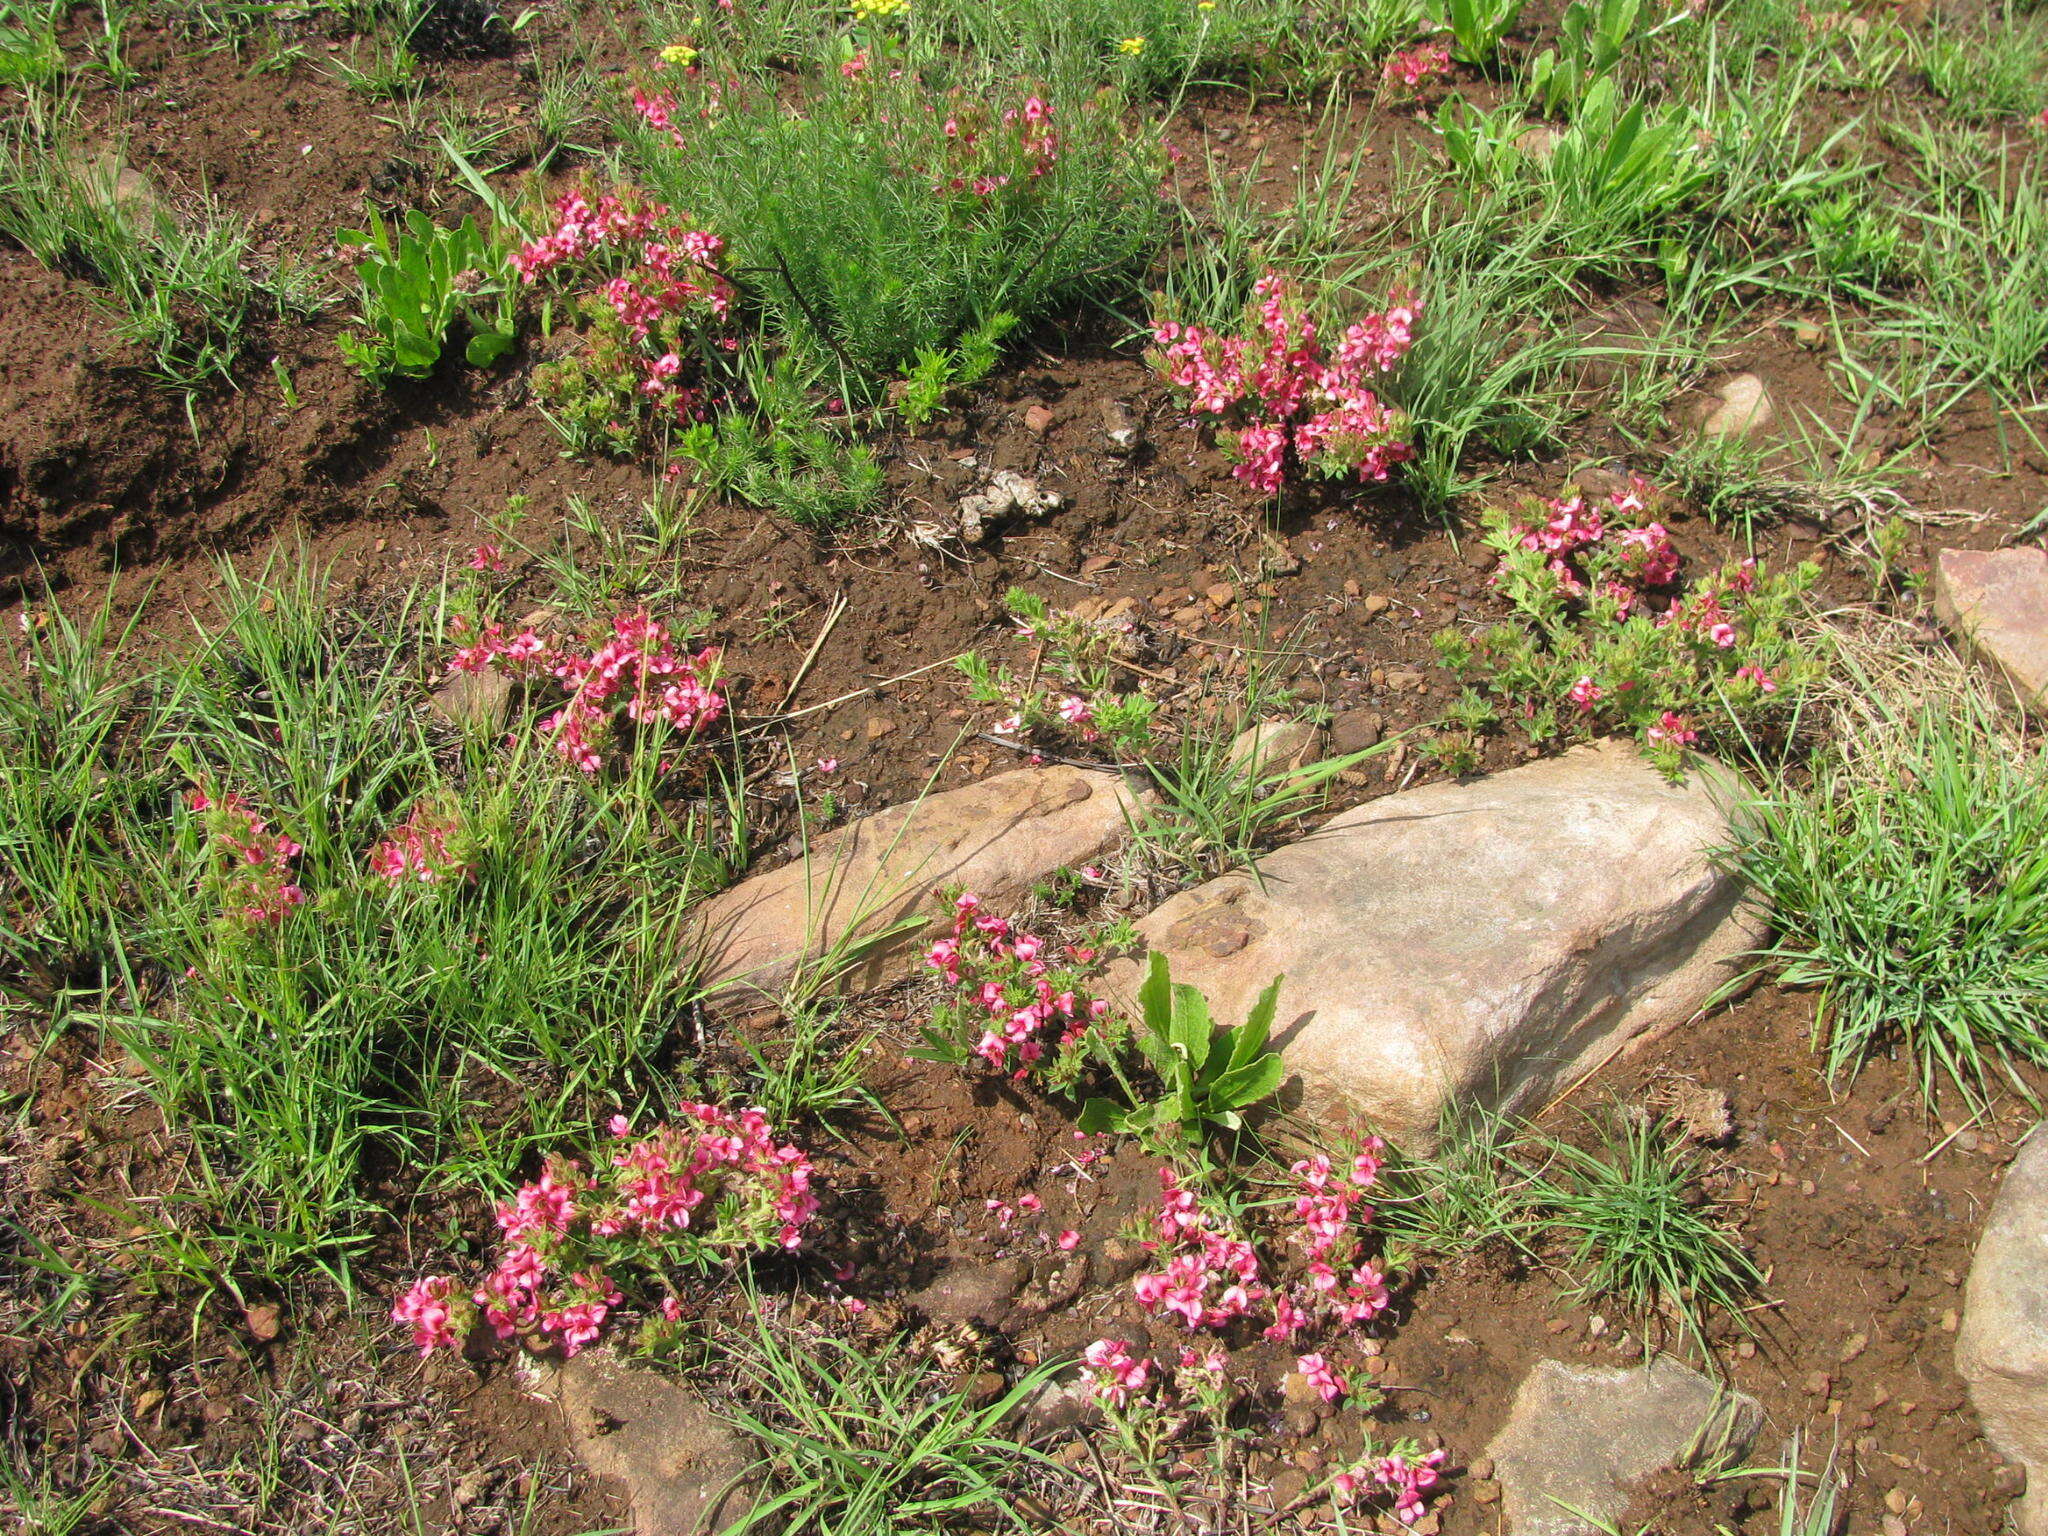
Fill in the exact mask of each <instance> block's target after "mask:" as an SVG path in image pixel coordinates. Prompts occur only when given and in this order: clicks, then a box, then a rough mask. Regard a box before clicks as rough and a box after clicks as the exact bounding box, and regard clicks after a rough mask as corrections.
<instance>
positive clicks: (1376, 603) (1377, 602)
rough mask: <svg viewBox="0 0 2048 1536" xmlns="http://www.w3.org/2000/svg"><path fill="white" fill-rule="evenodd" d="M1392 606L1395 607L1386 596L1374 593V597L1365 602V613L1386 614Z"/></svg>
mask: <svg viewBox="0 0 2048 1536" xmlns="http://www.w3.org/2000/svg"><path fill="white" fill-rule="evenodd" d="M1391 606H1393V605H1392V604H1391V603H1390V602H1389V601H1388V599H1387V598H1386V596H1385V595H1384V594H1382V593H1379V592H1375V593H1373V594H1372V596H1370V597H1368V598H1367V599H1366V600H1365V611H1366V612H1367V613H1385V612H1386V611H1387V609H1388V608H1390V607H1391Z"/></svg>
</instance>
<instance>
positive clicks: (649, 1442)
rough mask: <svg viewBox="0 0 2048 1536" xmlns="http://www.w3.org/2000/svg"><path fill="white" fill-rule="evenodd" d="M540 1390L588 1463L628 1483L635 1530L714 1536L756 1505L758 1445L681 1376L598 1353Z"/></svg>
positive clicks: (651, 1535)
mask: <svg viewBox="0 0 2048 1536" xmlns="http://www.w3.org/2000/svg"><path fill="white" fill-rule="evenodd" d="M543 1390H544V1391H545V1392H546V1394H547V1395H548V1396H551V1397H553V1398H554V1399H555V1400H556V1401H557V1402H558V1403H559V1404H560V1406H561V1410H562V1421H563V1423H564V1425H565V1426H566V1427H567V1429H568V1432H569V1442H570V1444H571V1445H572V1446H573V1447H574V1448H575V1451H576V1455H577V1457H578V1458H579V1459H580V1460H581V1461H582V1462H583V1464H584V1465H585V1466H586V1467H588V1468H589V1469H590V1470H591V1471H592V1472H594V1473H596V1474H597V1475H598V1476H600V1477H610V1478H616V1479H618V1481H619V1482H621V1483H623V1484H624V1485H625V1491H626V1495H627V1498H628V1499H629V1500H630V1501H631V1503H632V1506H633V1529H634V1532H635V1536H717V1533H718V1532H720V1531H723V1530H724V1529H725V1528H726V1527H727V1526H729V1525H733V1524H736V1523H737V1522H739V1521H740V1520H741V1519H743V1518H745V1516H746V1515H747V1514H748V1513H749V1512H750V1511H751V1510H752V1509H753V1506H754V1494H755V1491H756V1490H755V1486H754V1479H753V1477H752V1475H751V1473H752V1469H753V1466H754V1463H755V1460H756V1457H755V1454H754V1447H753V1446H752V1445H751V1444H750V1443H749V1442H748V1441H747V1440H746V1439H745V1438H743V1437H742V1436H741V1435H740V1434H739V1432H738V1431H736V1430H735V1429H733V1427H732V1426H731V1425H729V1424H727V1423H726V1422H725V1420H723V1419H721V1418H719V1417H718V1415H716V1414H715V1413H713V1412H712V1411H711V1410H710V1409H709V1408H708V1407H706V1406H705V1404H704V1401H703V1399H701V1398H699V1397H698V1396H697V1394H696V1393H695V1392H692V1391H691V1390H690V1389H689V1388H688V1387H686V1386H684V1385H683V1384H682V1383H681V1382H676V1381H670V1380H668V1379H667V1378H665V1377H662V1376H658V1375H656V1374H655V1373H654V1372H653V1371H651V1370H648V1369H646V1368H645V1367H635V1366H630V1365H626V1364H624V1363H623V1362H621V1361H619V1360H616V1359H613V1358H612V1357H611V1356H610V1355H609V1354H607V1353H605V1352H602V1351H594V1352H586V1353H584V1354H580V1355H578V1356H576V1358H575V1359H573V1360H570V1361H568V1362H567V1363H566V1364H564V1365H563V1366H562V1367H561V1368H560V1370H558V1371H556V1372H554V1373H553V1376H552V1379H551V1380H550V1381H549V1382H548V1383H547V1384H546V1386H545V1387H544V1389H543Z"/></svg>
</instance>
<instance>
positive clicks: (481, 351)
mask: <svg viewBox="0 0 2048 1536" xmlns="http://www.w3.org/2000/svg"><path fill="white" fill-rule="evenodd" d="M511 350H512V333H511V332H510V331H478V332H477V333H476V334H475V335H474V336H472V337H470V338H469V345H468V346H466V347H464V348H463V349H462V356H463V360H464V361H465V362H467V363H468V364H469V366H470V367H472V368H488V367H490V366H491V364H493V363H495V362H496V361H497V360H498V359H499V358H501V357H503V356H504V355H505V354H506V353H507V352H509V351H511Z"/></svg>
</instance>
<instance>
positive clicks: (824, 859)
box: [692, 767, 1137, 998]
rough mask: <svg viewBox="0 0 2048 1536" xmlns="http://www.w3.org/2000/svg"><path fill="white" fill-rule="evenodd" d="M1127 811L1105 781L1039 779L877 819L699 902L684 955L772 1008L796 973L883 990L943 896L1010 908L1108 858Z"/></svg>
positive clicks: (1017, 778) (1031, 773)
mask: <svg viewBox="0 0 2048 1536" xmlns="http://www.w3.org/2000/svg"><path fill="white" fill-rule="evenodd" d="M1136 809H1137V800H1136V798H1135V797H1134V796H1133V795H1132V794H1131V792H1130V791H1129V790H1128V789H1127V788H1126V787H1125V785H1124V781H1123V779H1122V778H1121V777H1120V776H1119V775H1117V774H1114V773H1107V772H1097V771H1094V770H1090V769H1082V768H1069V767H1046V768H1020V769H1017V770H1015V771H1013V772H1010V773H999V774H996V775H995V776H994V777H992V778H987V779H984V780H982V781H981V782H980V783H979V784H970V785H968V786H967V787H966V788H964V789H953V790H947V791H946V792H945V793H943V794H936V795H927V796H926V797H925V798H924V799H922V800H919V801H915V802H913V803H911V804H909V805H899V806H895V807H892V808H891V809H889V810H886V811H878V812H876V813H875V814H874V815H872V816H869V817H866V818H865V819H863V820H861V821H857V822H854V823H852V824H851V825H849V826H845V827H841V828H839V829H838V830H836V831H833V832H828V833H826V834H824V835H823V836H821V837H818V838H816V839H814V840H813V841H812V843H811V845H810V849H809V852H808V855H807V856H806V857H804V858H800V859H796V860H794V861H792V862H791V863H789V864H785V865H784V866H783V867H782V868H780V869H776V870H771V871H770V872H769V873H767V874H764V875H756V876H753V877H752V878H751V879H747V880H743V881H741V882H740V883H739V884H738V885H736V886H734V887H732V888H731V889H730V890H726V891H721V892H719V894H718V895H716V896H714V897H712V898H711V899H710V900H709V901H707V902H705V903H704V904H703V906H702V907H700V908H699V909H698V920H697V926H696V930H695V935H696V942H695V943H694V945H693V946H692V954H693V955H694V956H695V957H696V958H698V959H699V960H700V961H701V970H700V975H701V978H702V980H703V982H704V984H705V985H706V986H707V987H710V988H713V989H717V990H725V989H731V990H734V991H738V992H741V993H744V994H751V995H766V996H767V997H770V998H775V997H779V996H780V995H781V994H782V992H783V990H784V989H785V988H786V987H788V985H789V984H790V982H791V981H792V979H794V978H797V977H798V974H799V972H800V971H801V970H802V969H803V968H804V967H806V966H810V967H812V968H813V971H814V973H818V972H823V971H833V970H837V971H840V972H841V974H840V976H839V983H840V984H841V985H843V986H846V987H849V988H853V989H856V990H858V989H861V988H866V987H875V986H881V985H882V984H884V983H885V982H888V981H892V980H894V979H896V978H897V977H899V976H902V975H905V974H907V973H908V972H909V971H910V970H911V969H912V968H914V967H915V965H916V963H917V954H916V951H917V947H918V944H919V941H920V940H921V939H922V938H923V937H924V933H925V930H926V929H927V928H928V927H930V926H934V925H936V924H938V923H940V922H943V921H948V920H950V917H951V914H950V912H949V911H948V910H947V909H946V903H945V900H944V892H945V891H947V890H948V889H950V888H953V887H959V888H962V889H965V890H969V891H973V892H975V893H976V894H977V895H979V896H981V897H982V898H983V899H984V901H985V902H986V903H987V904H988V905H989V906H990V907H991V908H993V909H995V910H998V911H1001V910H1005V909H1009V908H1014V907H1015V906H1017V905H1019V904H1021V903H1022V902H1023V901H1024V899H1025V898H1026V897H1027V896H1028V895H1029V894H1030V892H1031V888H1032V887H1033V886H1035V885H1037V884H1038V883H1039V882H1040V881H1042V880H1044V879H1046V878H1047V877H1048V876H1050V875H1051V874H1053V872H1054V871H1056V870H1060V869H1064V868H1067V867H1069V866H1071V865H1075V864H1085V863H1088V862H1090V861H1091V860H1095V859H1099V858H1102V857H1104V856H1105V855H1107V854H1109V853H1110V852H1112V851H1113V850H1114V849H1115V848H1116V847H1117V846H1118V845H1119V844H1120V843H1121V842H1122V841H1123V839H1124V837H1125V834H1126V832H1127V830H1128V820H1127V814H1128V813H1131V812H1133V811H1135V810H1136ZM906 920H914V922H913V926H912V927H911V928H910V929H909V930H908V931H904V932H899V933H896V934H894V935H893V936H886V935H889V931H890V930H891V929H892V928H894V927H895V925H897V924H898V923H901V922H904V921H906ZM885 936H886V937H885ZM842 961H844V962H848V963H846V964H845V965H844V966H843V968H842V966H841V964H840V962H842Z"/></svg>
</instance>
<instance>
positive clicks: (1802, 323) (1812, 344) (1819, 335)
mask: <svg viewBox="0 0 2048 1536" xmlns="http://www.w3.org/2000/svg"><path fill="white" fill-rule="evenodd" d="M1827 334H1828V333H1827V332H1826V331H1824V330H1822V329H1821V327H1820V326H1819V325H1817V324H1816V323H1814V322H1813V321H1811V320H1795V321H1793V322H1792V339H1793V340H1794V341H1796V342H1797V343H1799V345H1800V346H1802V347H1805V348H1807V349H1808V350H1812V349H1814V348H1816V347H1818V346H1819V345H1820V344H1821V343H1822V342H1823V341H1825V340H1827Z"/></svg>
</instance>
